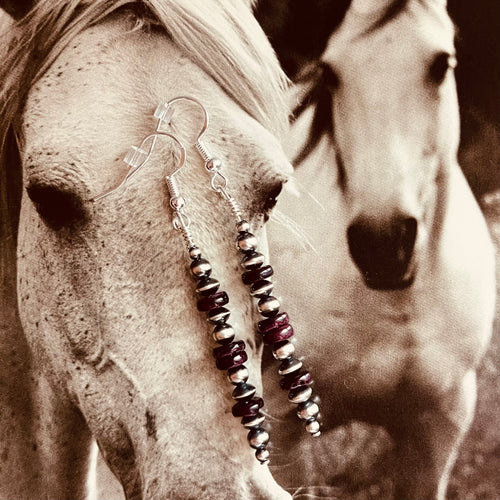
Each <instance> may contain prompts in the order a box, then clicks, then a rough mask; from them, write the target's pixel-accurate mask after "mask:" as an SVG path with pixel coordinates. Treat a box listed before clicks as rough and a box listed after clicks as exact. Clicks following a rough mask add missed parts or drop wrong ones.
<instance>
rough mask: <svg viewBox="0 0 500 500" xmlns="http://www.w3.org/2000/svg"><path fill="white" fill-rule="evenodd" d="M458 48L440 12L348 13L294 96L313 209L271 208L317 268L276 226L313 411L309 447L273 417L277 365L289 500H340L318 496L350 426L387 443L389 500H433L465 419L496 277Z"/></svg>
mask: <svg viewBox="0 0 500 500" xmlns="http://www.w3.org/2000/svg"><path fill="white" fill-rule="evenodd" d="M453 41H454V26H453V25H452V23H451V21H450V19H449V17H448V15H447V12H446V8H445V5H444V2H442V1H437V0H427V1H424V0H407V1H389V0H388V1H384V2H380V1H368V0H365V1H363V0H360V1H353V2H352V4H351V6H350V9H349V11H348V12H347V14H346V16H345V18H344V20H343V22H342V24H341V25H340V27H339V28H338V29H337V30H336V32H334V33H333V34H332V36H331V37H330V39H329V41H328V44H327V46H326V49H325V51H324V53H323V55H322V57H321V65H320V67H319V68H316V69H315V70H314V71H310V72H309V74H308V78H307V79H306V83H304V84H303V88H302V94H301V99H302V101H303V102H304V105H303V107H299V108H298V111H299V113H300V112H301V111H303V110H304V109H305V111H303V113H301V115H300V117H299V119H298V120H297V122H296V124H295V125H294V127H293V130H292V134H291V138H290V149H291V151H292V152H294V153H296V154H297V153H301V148H302V146H303V143H304V141H303V140H301V139H302V138H303V137H304V136H306V135H307V131H308V129H307V127H309V126H310V127H311V134H312V139H311V141H312V144H313V145H316V144H317V143H318V142H319V146H318V148H317V149H316V150H315V151H314V152H313V153H312V154H310V155H309V156H308V157H307V159H306V160H305V162H304V164H303V165H302V166H300V168H298V169H297V170H296V178H297V179H298V184H299V185H300V187H301V189H302V190H303V191H304V192H305V193H308V195H309V196H308V195H304V194H303V195H302V196H301V197H300V198H299V199H298V198H296V197H294V196H293V195H291V194H289V193H285V194H284V195H282V197H280V201H279V203H278V206H279V209H280V211H281V212H284V213H285V214H286V215H288V216H291V218H292V219H293V220H294V221H295V222H297V223H298V224H299V225H300V226H301V227H303V228H304V229H305V232H306V233H307V236H308V238H309V240H310V242H311V243H312V246H313V248H314V249H315V252H312V251H309V252H304V249H303V248H302V247H301V245H300V243H298V242H294V241H293V239H292V238H291V236H290V233H289V232H288V230H287V229H286V228H283V227H281V226H278V225H273V227H272V229H271V231H270V249H271V255H272V258H273V260H274V262H275V268H276V273H277V276H280V277H281V278H280V280H281V289H282V290H284V291H286V293H287V297H288V299H287V301H286V302H285V304H284V306H285V307H287V309H288V312H289V313H291V314H292V315H293V317H295V318H297V320H296V325H297V328H296V330H297V331H298V335H297V344H298V348H299V349H300V351H299V352H303V353H305V355H306V356H307V363H308V367H310V368H311V372H312V373H313V375H314V377H315V381H316V388H315V392H316V393H317V394H318V395H320V397H321V399H322V405H321V408H322V414H323V419H324V429H323V436H322V437H321V438H320V439H319V440H315V441H311V440H309V439H308V438H307V437H306V436H304V437H302V434H301V432H300V429H298V428H297V425H296V423H295V422H294V420H293V417H292V416H290V415H289V414H287V413H286V412H285V410H284V408H282V407H281V406H280V404H279V403H278V400H277V399H276V400H274V399H273V400H272V401H271V402H270V398H274V396H275V394H274V392H273V390H272V389H269V387H272V384H273V376H274V370H275V368H274V364H273V362H272V361H270V362H269V365H268V368H267V371H266V377H265V387H266V389H267V391H266V393H265V394H266V397H267V400H268V405H269V407H270V413H271V415H273V416H274V417H275V418H276V419H277V421H279V422H281V423H280V424H279V425H276V428H275V429H274V443H275V445H276V446H277V448H278V451H281V452H282V453H283V456H282V459H281V461H280V463H278V461H277V460H276V459H275V460H274V463H273V468H272V470H273V474H274V475H275V477H276V478H277V479H278V482H280V484H282V485H284V486H286V487H288V488H291V489H293V488H295V489H298V490H297V495H298V496H300V492H303V493H304V494H305V496H306V497H307V498H310V497H313V496H314V495H317V496H328V497H332V496H333V497H334V496H335V495H336V493H338V490H335V489H334V488H330V489H328V488H317V487H318V486H328V485H330V486H331V485H335V484H339V482H340V481H341V478H339V477H335V474H336V473H337V472H338V470H342V467H341V464H342V460H343V458H342V451H340V452H338V451H337V449H336V446H338V445H339V444H342V439H341V438H340V439H339V435H338V433H336V431H335V430H334V429H335V427H336V426H338V425H339V424H341V423H345V422H348V421H351V420H360V421H365V422H369V423H372V424H376V425H380V426H383V427H384V428H385V429H386V430H387V431H388V433H389V434H390V435H391V437H392V438H393V442H394V450H393V452H394V456H395V460H394V469H395V474H394V498H396V499H397V500H402V499H419V500H423V499H436V498H439V499H443V498H444V497H445V491H446V486H447V482H448V476H449V472H450V469H451V467H452V465H453V463H454V460H455V458H456V455H457V450H458V447H459V445H460V442H461V441H462V438H463V436H464V433H465V432H466V431H467V429H468V427H469V425H470V423H471V420H472V418H473V412H474V405H475V398H476V387H475V386H476V374H475V369H476V367H477V364H478V362H479V360H480V359H481V357H482V355H483V353H484V350H485V348H486V346H487V343H488V340H489V337H490V334H491V326H492V318H493V310H494V296H495V288H494V264H493V250H492V246H491V242H490V239H489V235H488V231H487V228H486V225H485V222H484V219H483V217H482V215H481V213H480V210H479V208H478V206H477V204H476V202H475V200H474V197H473V196H472V193H471V192H470V190H469V187H468V186H467V183H466V181H465V179H464V177H463V174H462V172H461V170H460V168H459V166H458V164H457V161H456V153H457V146H458V140H459V117H458V105H457V98H456V92H455V80H454V75H453V68H454V65H455V60H454V59H455V49H454V43H453ZM308 104H314V105H315V106H310V107H309V108H308V106H307V105H308ZM321 137H327V140H326V141H318V139H321ZM315 141H316V142H315ZM307 152H308V153H310V150H307ZM298 269H300V270H301V271H302V272H301V273H297V270H298ZM297 274H298V275H297ZM292 276H293V285H292ZM325 290H326V292H325ZM305 298H306V299H305ZM305 332H308V333H307V335H305V334H304V333H305ZM300 333H303V334H302V335H301V334H300ZM267 377H269V380H267ZM277 397H278V396H277V395H276V398H277ZM283 421H285V422H286V425H284V424H283ZM293 439H296V440H297V441H295V443H296V444H294V445H291V444H290V443H292V442H294V441H293ZM363 451H364V452H365V453H367V454H369V453H370V450H369V449H368V448H365V449H359V450H358V452H360V453H363ZM338 455H340V457H339V456H338ZM345 473H346V474H348V473H349V471H346V472H345ZM303 485H309V486H311V488H307V487H306V488H303V489H302V488H301V487H302V486H303ZM312 486H314V487H316V488H313V487H312ZM375 498H380V493H379V494H378V496H377V494H375Z"/></svg>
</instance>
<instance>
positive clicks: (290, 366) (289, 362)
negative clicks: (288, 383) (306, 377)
mask: <svg viewBox="0 0 500 500" xmlns="http://www.w3.org/2000/svg"><path fill="white" fill-rule="evenodd" d="M301 368H302V361H300V359H297V358H293V357H291V356H290V357H289V358H286V359H284V360H283V361H282V362H281V365H280V367H279V369H278V373H279V374H280V375H289V374H290V373H293V372H296V371H297V370H300V369H301Z"/></svg>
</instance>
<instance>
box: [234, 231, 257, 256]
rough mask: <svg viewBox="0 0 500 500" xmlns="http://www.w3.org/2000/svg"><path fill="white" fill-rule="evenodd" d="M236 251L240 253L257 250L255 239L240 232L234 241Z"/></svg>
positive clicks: (249, 234)
mask: <svg viewBox="0 0 500 500" xmlns="http://www.w3.org/2000/svg"><path fill="white" fill-rule="evenodd" d="M236 245H237V246H238V250H240V251H241V252H250V251H253V250H255V249H256V248H257V245H258V241H257V238H256V237H255V236H254V235H253V234H252V233H247V232H241V233H239V235H238V239H237V240H236Z"/></svg>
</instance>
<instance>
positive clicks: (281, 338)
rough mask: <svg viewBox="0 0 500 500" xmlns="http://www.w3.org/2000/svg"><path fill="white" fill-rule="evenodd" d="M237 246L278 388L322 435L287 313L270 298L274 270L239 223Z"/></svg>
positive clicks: (308, 377)
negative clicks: (274, 361)
mask: <svg viewBox="0 0 500 500" xmlns="http://www.w3.org/2000/svg"><path fill="white" fill-rule="evenodd" d="M236 227H237V230H238V237H237V239H236V244H237V247H238V250H239V252H240V253H241V254H242V259H241V265H242V267H243V269H244V270H245V271H244V272H243V274H242V280H243V283H245V285H247V286H249V287H250V295H252V297H254V298H256V299H258V302H257V308H258V311H259V313H260V314H261V315H262V316H263V319H262V320H261V321H259V323H258V331H259V333H260V334H261V335H262V338H263V341H264V344H266V345H269V346H271V348H272V351H273V356H274V357H275V359H277V360H278V361H280V366H279V369H278V373H279V375H281V376H282V379H281V380H280V386H281V388H282V389H283V390H287V391H288V400H289V401H290V402H291V403H295V404H297V405H298V406H297V416H298V417H299V418H300V419H301V420H303V421H304V422H305V426H306V430H307V431H308V432H309V433H310V434H311V435H312V436H314V437H317V436H319V435H320V434H321V430H320V424H319V422H318V420H317V417H318V414H319V407H318V404H317V403H316V402H315V401H313V399H312V388H311V384H312V377H311V374H310V373H309V372H308V371H305V370H302V361H301V360H300V359H297V358H296V357H294V353H295V346H294V344H293V343H292V342H290V339H291V337H292V336H293V334H294V331H293V327H292V325H291V324H290V320H289V317H288V314H287V313H286V312H280V307H281V304H280V302H279V300H278V299H277V298H276V297H274V296H273V295H271V293H272V291H273V289H274V284H273V283H272V282H271V281H270V280H269V278H270V277H271V276H272V275H273V274H274V271H273V268H272V267H271V266H270V265H266V264H265V262H264V256H263V255H262V254H261V253H259V252H257V244H258V242H257V238H256V237H255V236H254V235H253V234H252V233H250V232H249V231H250V224H249V223H248V222H247V221H245V220H241V221H239V222H238V223H237V226H236Z"/></svg>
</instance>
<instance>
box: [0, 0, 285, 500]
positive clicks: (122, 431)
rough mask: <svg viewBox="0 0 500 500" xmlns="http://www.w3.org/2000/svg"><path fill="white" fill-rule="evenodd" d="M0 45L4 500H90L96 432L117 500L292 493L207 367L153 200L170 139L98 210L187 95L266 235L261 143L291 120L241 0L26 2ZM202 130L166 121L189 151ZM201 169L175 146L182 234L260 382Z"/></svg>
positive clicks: (271, 185) (177, 253) (268, 144)
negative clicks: (158, 117)
mask: <svg viewBox="0 0 500 500" xmlns="http://www.w3.org/2000/svg"><path fill="white" fill-rule="evenodd" d="M25 3H27V2H23V3H22V5H23V6H25V5H24V4H25ZM2 5H4V6H5V7H6V8H8V9H9V11H10V12H11V13H14V14H15V13H16V4H15V3H12V2H5V3H2ZM19 5H21V3H19ZM26 7H27V8H28V6H26ZM19 15H20V16H22V14H19ZM3 41H4V42H5V43H4V44H3V45H2V48H4V47H5V48H6V49H8V50H7V54H6V55H4V57H3V66H2V72H1V75H0V80H1V82H2V86H1V92H0V106H1V111H2V122H1V123H0V144H1V165H0V167H1V168H0V176H1V181H0V189H1V193H0V195H1V196H0V203H1V212H0V216H1V219H0V222H1V225H0V229H1V234H0V245H1V247H0V251H1V252H0V254H1V262H2V266H1V273H2V281H1V290H0V292H1V295H0V298H1V305H2V307H1V309H0V328H1V336H0V354H1V359H2V364H1V367H0V381H1V385H0V423H1V425H0V436H1V439H0V442H1V446H2V455H1V456H2V463H1V466H0V498H5V499H10V500H12V499H21V498H32V499H40V498H47V499H63V498H65V499H71V500H76V499H81V498H89V497H92V496H93V495H94V494H95V484H94V482H95V456H96V446H95V444H94V439H95V441H97V443H98V445H99V448H100V450H101V452H102V454H103V456H104V458H105V460H106V462H107V464H108V466H109V467H110V469H111V470H112V471H113V473H114V474H115V475H116V477H117V478H118V479H119V481H120V483H121V485H122V487H123V489H124V492H125V496H126V497H127V498H129V499H132V498H136V499H139V498H154V499H166V498H175V499H179V498H183V499H188V498H196V499H201V498H266V499H269V498H273V499H286V498H289V495H288V494H287V493H286V492H285V491H284V490H282V489H281V488H280V487H279V486H278V485H277V484H276V482H275V481H274V480H273V478H272V476H271V474H270V472H269V470H268V468H267V466H264V467H263V466H261V465H260V464H259V463H257V462H256V460H255V458H254V455H253V452H252V450H251V449H250V448H249V447H248V444H247V442H246V435H245V434H246V433H245V431H244V429H243V428H242V427H241V426H240V425H239V423H238V422H237V421H236V420H235V419H234V418H233V417H232V416H231V414H230V411H229V407H230V405H231V398H230V390H231V386H230V384H229V383H228V382H227V380H226V377H225V376H224V375H223V374H222V373H221V372H218V371H217V370H216V369H215V366H214V360H213V356H212V348H213V341H212V340H211V339H210V336H209V335H208V327H207V324H206V322H205V321H204V319H203V318H202V317H201V316H200V314H199V313H198V312H197V310H196V298H195V296H194V290H193V288H194V287H193V282H192V279H191V277H190V275H189V272H188V268H187V264H188V258H187V255H186V252H185V249H184V248H183V242H182V238H181V237H180V236H179V234H178V233H177V232H175V230H174V228H173V227H172V220H171V214H170V211H169V209H168V207H167V206H166V203H168V195H167V191H166V188H165V184H164V176H165V175H166V174H167V173H168V170H165V169H168V168H173V167H174V166H175V158H174V156H175V154H176V151H175V148H174V146H173V144H172V143H168V142H165V143H162V145H161V147H160V148H159V149H158V151H159V152H158V153H157V155H156V157H155V158H152V159H151V161H150V162H149V164H148V167H147V168H145V169H144V171H142V172H141V174H138V175H137V176H135V177H134V178H133V180H130V181H129V182H128V184H127V186H126V189H125V190H122V191H121V192H116V193H114V194H113V195H110V196H108V197H106V198H104V199H102V200H99V201H96V198H97V197H99V195H101V194H103V193H105V192H107V191H109V190H110V189H111V188H113V187H115V186H116V185H117V184H119V183H120V181H121V179H122V178H123V176H124V174H125V172H126V165H125V164H124V163H123V161H122V158H123V157H124V154H125V152H126V151H127V150H128V148H129V147H130V145H132V144H137V143H138V142H139V141H140V140H141V139H142V138H143V137H144V136H145V135H146V134H148V133H150V132H151V130H152V129H153V125H154V124H155V123H156V121H155V120H154V119H153V117H152V114H153V111H154V109H155V107H156V106H157V105H158V104H159V103H162V102H167V101H168V100H170V99H171V98H173V97H177V96H179V95H185V94H189V95H193V96H194V97H197V98H198V99H200V100H201V101H202V102H203V103H204V105H205V106H206V107H207V109H208V110H209V112H210V115H211V127H210V130H209V131H208V132H207V139H208V140H210V143H211V144H212V146H213V148H214V150H216V151H217V154H218V156H220V157H221V158H222V159H223V160H224V161H225V163H226V165H227V169H228V171H230V175H231V178H232V179H233V190H234V191H235V196H237V197H238V199H239V200H240V202H241V205H242V207H243V210H245V212H246V213H247V214H248V216H249V218H250V221H251V223H253V225H254V227H255V230H256V232H257V234H259V235H261V234H262V232H263V222H264V220H265V217H266V212H267V210H268V209H269V198H270V196H271V195H270V193H274V192H276V189H277V187H280V186H281V183H282V181H283V179H284V178H285V170H287V169H289V163H288V161H287V160H286V158H285V156H284V154H283V152H282V150H281V147H280V145H279V142H278V139H277V138H276V136H277V135H279V134H280V133H282V131H283V130H284V129H285V127H286V126H287V119H288V108H287V106H286V103H285V99H284V93H283V91H284V81H285V80H284V77H283V75H282V72H281V70H280V68H279V65H278V63H277V60H276V58H275V56H274V54H273V52H272V50H271V48H270V46H269V44H268V42H267V40H266V38H265V36H264V34H263V33H262V31H261V30H260V27H259V26H258V24H257V23H256V21H255V19H254V18H253V16H252V14H251V12H250V6H249V4H248V2H245V1H243V0H242V1H240V0H237V1H234V0H230V1H226V0H208V1H203V2H198V3H193V2H191V1H182V0H176V1H170V0H161V1H160V0H158V1H155V0H151V1H149V2H144V3H139V2H131V1H127V0H119V1H111V0H99V1H94V2H83V1H79V0H57V1H54V2H39V3H37V4H36V6H35V7H34V9H33V10H32V11H31V13H30V14H29V15H28V17H26V18H24V19H23V20H22V21H21V22H20V24H19V25H16V26H14V27H12V29H11V31H9V32H8V33H7V35H4V39H3ZM202 119H203V117H202V116H200V112H199V110H197V109H193V108H189V109H186V110H185V111H184V112H183V113H181V114H178V113H177V114H176V115H175V117H174V118H172V126H174V127H175V129H176V134H178V136H179V138H180V139H181V140H182V141H183V142H184V143H185V144H186V145H189V144H192V143H193V142H194V138H195V137H196V135H195V134H196V133H197V131H198V130H199V129H200V127H201V123H202ZM242 165H245V167H246V168H243V167H242ZM200 176H203V163H202V162H201V159H200V158H199V157H198V155H197V154H196V153H195V152H194V151H191V155H190V161H189V168H188V167H186V168H185V169H183V171H182V176H181V180H180V182H181V184H182V186H183V189H184V190H185V192H186V193H189V196H190V198H191V206H192V207H193V209H192V210H193V212H194V215H193V219H196V220H195V225H196V230H195V231H193V232H194V233H195V234H196V239H197V241H198V242H199V245H200V247H201V248H202V249H203V251H204V253H205V255H207V257H208V258H209V259H210V261H211V262H212V264H213V266H214V269H216V271H215V272H217V275H218V277H219V278H220V279H221V281H222V282H223V283H224V286H225V287H227V289H228V290H229V291H230V294H231V298H232V301H231V304H232V305H231V307H232V308H233V307H234V309H235V311H239V312H234V314H233V321H234V323H233V324H235V325H237V326H238V327H239V328H238V333H239V336H240V338H242V339H244V340H245V341H247V346H248V353H249V360H248V363H247V366H248V368H249V370H250V371H251V377H252V380H253V383H254V384H255V385H256V386H257V388H260V386H261V380H260V350H259V348H258V346H256V343H255V342H254V341H253V337H254V333H253V318H252V315H251V312H250V311H252V307H251V303H250V298H249V297H248V294H247V291H246V289H245V288H244V285H243V284H242V283H241V279H240V273H239V270H238V266H237V265H236V262H237V257H236V255H235V252H234V248H233V238H234V232H233V226H234V224H233V222H232V218H231V214H230V213H229V212H228V211H226V210H225V208H224V207H223V206H222V204H221V203H219V202H218V200H217V199H216V195H215V193H212V192H211V191H210V189H209V187H208V186H206V185H205V183H202V182H200ZM205 187H206V189H205ZM228 256H231V258H228ZM233 256H234V257H233ZM233 262H234V265H233Z"/></svg>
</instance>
